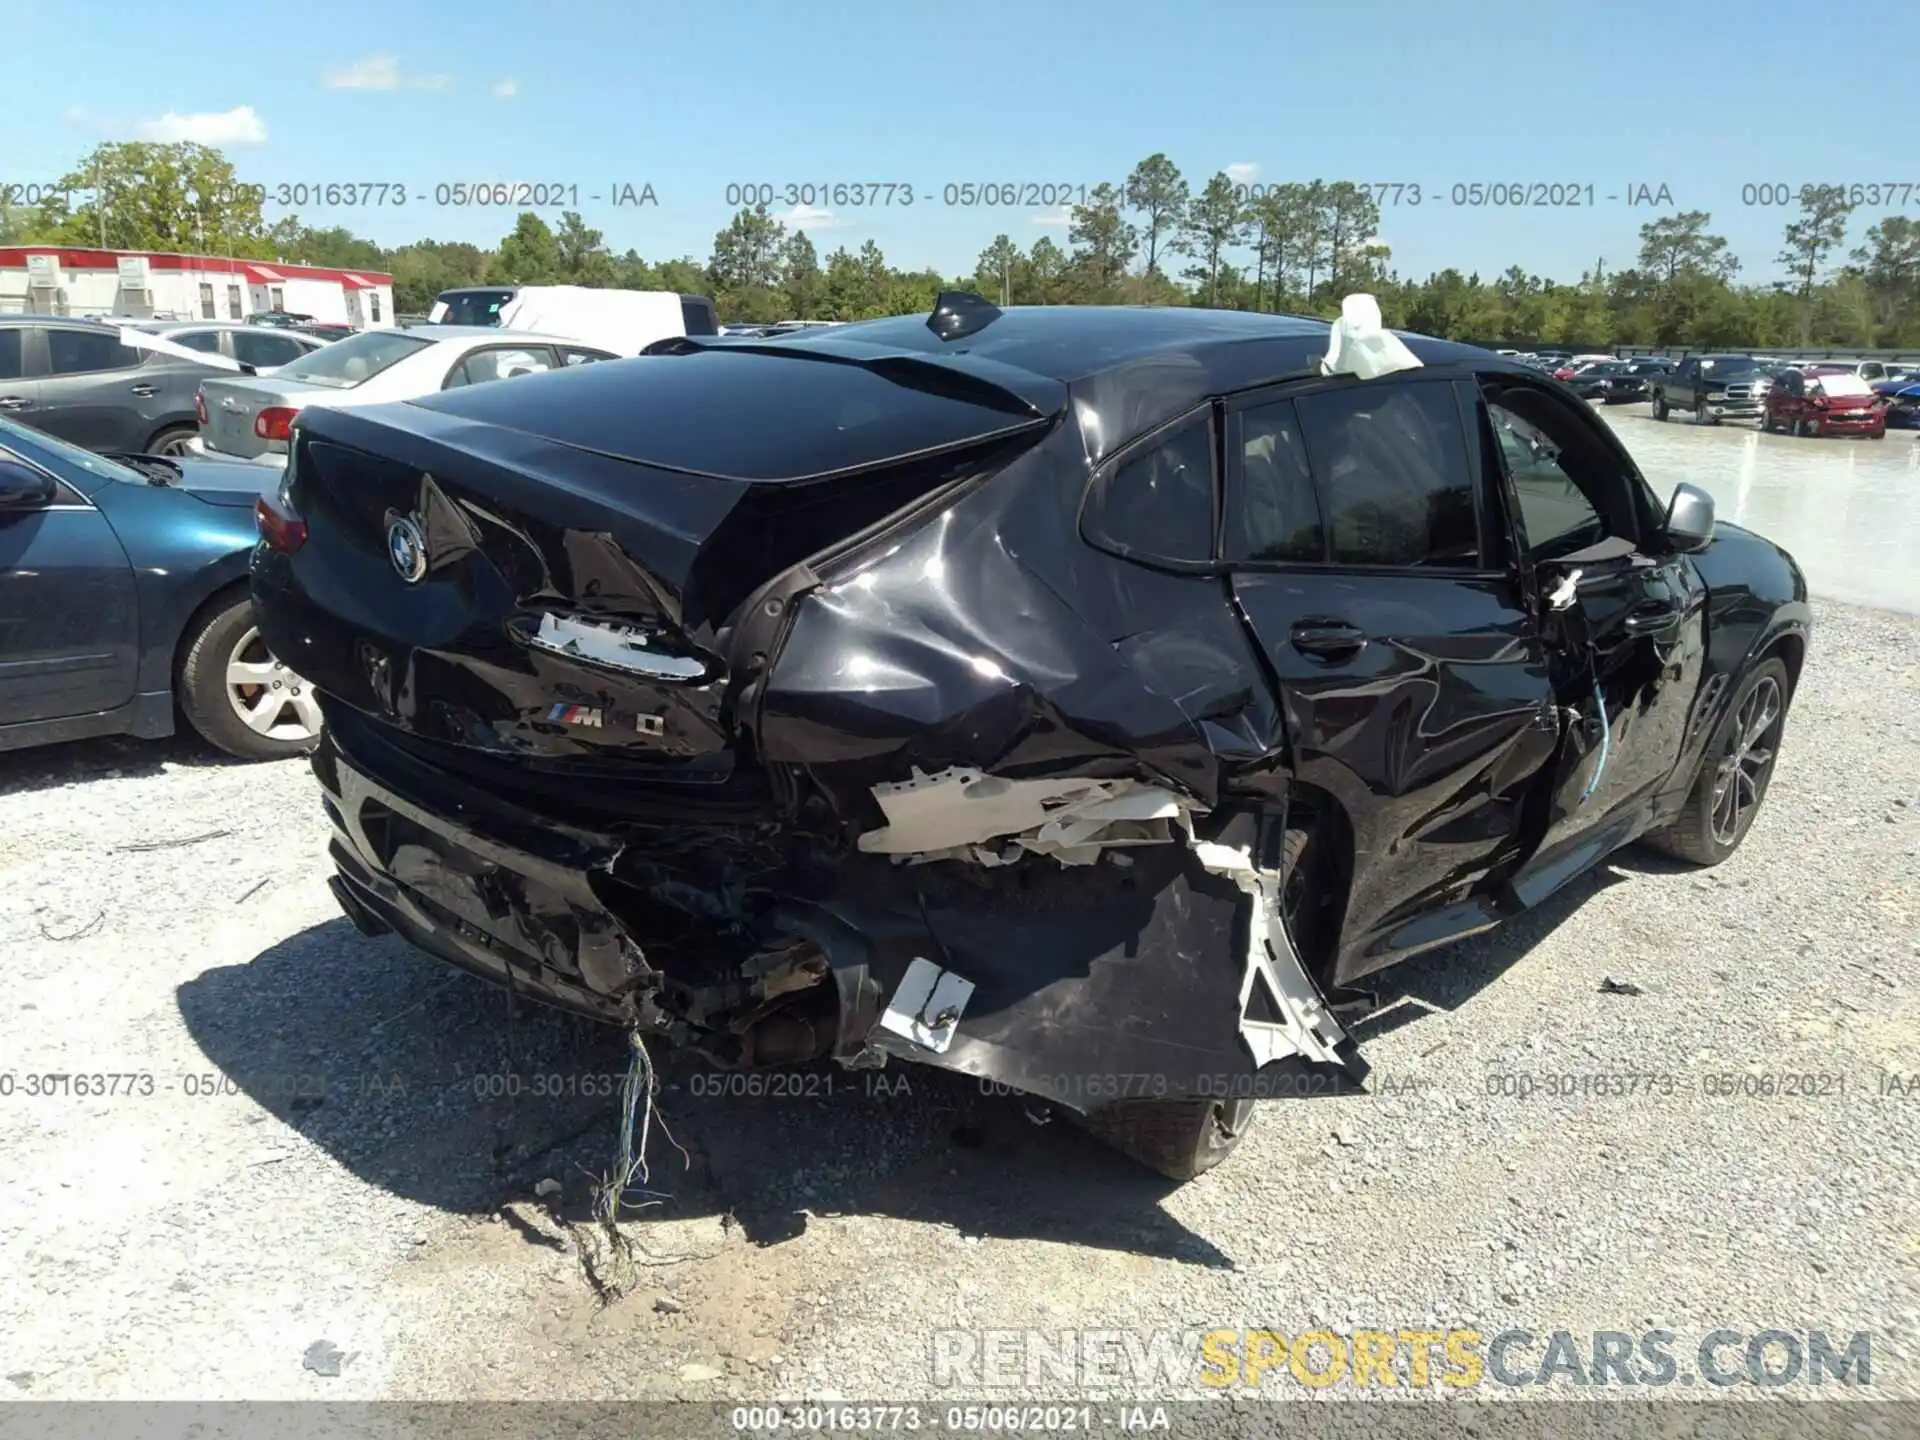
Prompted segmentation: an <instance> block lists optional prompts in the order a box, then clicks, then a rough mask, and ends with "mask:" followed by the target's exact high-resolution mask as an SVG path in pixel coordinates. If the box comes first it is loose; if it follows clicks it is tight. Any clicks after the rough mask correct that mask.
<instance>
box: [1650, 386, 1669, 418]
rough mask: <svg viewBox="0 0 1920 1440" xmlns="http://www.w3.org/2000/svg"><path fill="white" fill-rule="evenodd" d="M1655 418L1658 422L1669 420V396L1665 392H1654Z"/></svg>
mask: <svg viewBox="0 0 1920 1440" xmlns="http://www.w3.org/2000/svg"><path fill="white" fill-rule="evenodd" d="M1653 418H1654V419H1656V420H1664V419H1666V418H1667V396H1666V392H1665V391H1662V390H1656V391H1654V392H1653Z"/></svg>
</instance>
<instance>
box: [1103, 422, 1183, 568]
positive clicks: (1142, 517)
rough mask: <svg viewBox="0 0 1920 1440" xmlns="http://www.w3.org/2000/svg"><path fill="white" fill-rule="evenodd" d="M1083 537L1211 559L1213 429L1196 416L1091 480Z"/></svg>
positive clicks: (1151, 552)
mask: <svg viewBox="0 0 1920 1440" xmlns="http://www.w3.org/2000/svg"><path fill="white" fill-rule="evenodd" d="M1084 524H1085V529H1086V535H1087V538H1088V539H1089V540H1091V541H1093V542H1094V543H1095V544H1098V545H1102V546H1104V547H1105V548H1107V549H1109V550H1113V551H1115V552H1117V553H1119V554H1121V555H1128V556H1133V557H1135V558H1137V559H1142V560H1179V561H1202V562H1204V561H1208V560H1211V559H1212V558H1213V431H1212V428H1211V427H1210V426H1209V425H1208V424H1207V422H1206V421H1205V420H1204V419H1202V420H1199V421H1196V422H1194V423H1191V424H1188V425H1186V426H1184V427H1182V428H1181V429H1180V430H1177V431H1175V432H1174V433H1173V434H1172V435H1170V436H1169V437H1167V438H1166V439H1164V440H1161V441H1160V442H1159V443H1157V444H1154V445H1150V446H1148V447H1147V448H1146V449H1144V450H1141V451H1139V452H1137V453H1136V454H1135V455H1133V456H1132V457H1131V458H1130V459H1127V460H1125V461H1122V462H1121V463H1120V464H1119V465H1117V466H1115V467H1114V468H1113V469H1111V470H1109V471H1107V472H1106V473H1105V474H1104V475H1102V476H1101V477H1100V478H1099V479H1097V480H1095V481H1094V483H1093V488H1092V489H1091V490H1090V491H1089V492H1088V494H1087V506H1086V512H1085V517H1084Z"/></svg>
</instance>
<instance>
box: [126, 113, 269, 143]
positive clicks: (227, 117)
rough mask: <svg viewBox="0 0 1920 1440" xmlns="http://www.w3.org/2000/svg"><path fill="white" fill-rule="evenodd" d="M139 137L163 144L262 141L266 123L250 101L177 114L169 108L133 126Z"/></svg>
mask: <svg viewBox="0 0 1920 1440" xmlns="http://www.w3.org/2000/svg"><path fill="white" fill-rule="evenodd" d="M133 128H134V134H135V135H136V136H137V137H138V138H140V139H142V140H154V141H158V142H159V143H161V144H163V145H170V144H173V143H175V142H177V141H182V140H189V141H192V142H193V143H194V144H196V145H215V146H218V145H264V144H266V143H267V127H266V125H265V123H264V122H262V120H261V119H260V117H259V116H258V115H256V114H255V113H254V109H253V107H252V106H251V105H236V106H235V107H234V108H233V109H231V110H220V111H212V110H207V111H201V112H199V113H196V114H192V115H181V114H178V113H176V112H175V111H172V110H169V111H168V112H167V113H166V114H164V115H162V116H160V117H159V118H158V119H154V120H142V121H141V122H140V123H139V124H138V125H136V126H134V127H133Z"/></svg>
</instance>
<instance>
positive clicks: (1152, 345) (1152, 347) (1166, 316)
mask: <svg viewBox="0 0 1920 1440" xmlns="http://www.w3.org/2000/svg"><path fill="white" fill-rule="evenodd" d="M1329 328H1330V327H1329V325H1328V323H1327V322H1326V321H1324V320H1311V319H1303V318H1300V317H1298V316H1293V315H1261V314H1256V313H1253V312H1251V311H1244V310H1201V309H1194V308H1191V307H1187V306H1172V305H1014V306H1010V307H1008V308H1007V309H1004V310H1002V311H1000V313H999V314H998V315H997V316H996V317H994V318H993V319H991V320H989V321H988V322H987V323H986V324H984V325H982V326H981V327H980V328H979V329H978V330H975V331H974V332H972V333H971V334H967V335H963V336H960V337H958V338H956V339H952V340H943V339H941V338H940V336H939V335H937V334H936V333H935V332H934V331H933V330H932V329H931V328H930V327H929V326H928V324H927V320H926V317H925V316H924V315H895V316H889V317H888V318H887V319H884V320H860V321H856V322H854V323H853V324H851V325H836V326H833V327H832V328H831V329H820V330H811V331H801V332H797V333H792V334H785V335H781V336H779V337H777V339H778V342H779V343H780V344H781V345H791V346H794V347H796V348H801V349H808V350H828V351H834V350H839V349H841V348H842V347H845V346H853V345H859V346H873V347H877V348H879V349H883V350H887V351H891V352H894V353H898V352H900V351H903V350H904V351H915V352H918V353H921V354H928V355H972V356H977V357H979V358H980V359H983V360H992V361H994V362H996V363H998V364H1001V365H1011V366H1013V367H1014V368H1015V369H1018V370H1025V371H1028V372H1030V373H1032V374H1035V375H1043V376H1045V377H1046V378H1048V379H1049V380H1058V381H1061V382H1063V383H1067V384H1071V383H1073V382H1074V381H1076V380H1084V379H1086V378H1088V377H1089V376H1092V375H1097V374H1099V373H1100V372H1101V371H1103V370H1108V369H1112V368H1113V367H1115V366H1119V365H1124V364H1127V363H1128V362H1130V361H1134V360H1139V359H1142V358H1145V357H1147V356H1150V355H1164V354H1169V353H1175V354H1189V355H1192V354H1197V353H1199V352H1201V351H1203V350H1207V349H1210V348H1213V347H1217V346H1223V345H1238V344H1245V343H1247V342H1250V341H1265V342H1268V343H1269V345H1270V346H1272V348H1273V349H1274V350H1275V351H1276V352H1278V351H1282V350H1287V351H1291V350H1299V351H1302V352H1305V351H1307V350H1314V351H1316V352H1317V351H1324V350H1325V349H1326V344H1327V335H1328V331H1329Z"/></svg>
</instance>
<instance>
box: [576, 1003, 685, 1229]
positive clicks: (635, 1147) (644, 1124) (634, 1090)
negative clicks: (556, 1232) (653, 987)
mask: <svg viewBox="0 0 1920 1440" xmlns="http://www.w3.org/2000/svg"><path fill="white" fill-rule="evenodd" d="M628 1040H629V1042H630V1047H631V1049H632V1051H633V1055H632V1059H631V1060H630V1061H629V1062H628V1065H627V1078H626V1081H625V1083H624V1084H623V1085H622V1086H621V1087H620V1154H619V1159H618V1161H617V1169H616V1173H615V1174H614V1176H613V1177H611V1178H609V1179H607V1180H606V1181H605V1182H604V1183H603V1184H602V1185H601V1187H600V1193H599V1195H598V1196H597V1197H595V1201H594V1209H595V1211H596V1213H597V1214H598V1216H599V1218H600V1220H601V1223H603V1224H604V1225H605V1226H606V1227H607V1228H608V1230H609V1231H612V1230H613V1229H614V1228H615V1227H616V1226H617V1225H618V1223H619V1220H620V1212H621V1209H622V1208H623V1207H627V1208H631V1209H635V1210H641V1209H645V1208H646V1207H647V1206H649V1205H658V1204H659V1203H660V1202H661V1201H662V1200H664V1199H666V1198H668V1197H667V1192H665V1191H662V1190H647V1189H640V1190H639V1192H638V1193H639V1194H641V1195H644V1196H648V1197H650V1198H648V1199H645V1200H642V1201H639V1202H637V1203H634V1204H632V1205H631V1206H629V1205H628V1201H627V1194H628V1192H629V1191H630V1190H633V1189H634V1188H635V1186H636V1184H637V1185H639V1186H645V1184H646V1183H647V1180H648V1178H649V1176H648V1173H647V1141H648V1138H649V1137H650V1136H651V1134H652V1131H653V1122H654V1113H653V1097H654V1092H655V1091H656V1090H657V1089H658V1088H659V1080H658V1078H657V1077H656V1076H655V1074H654V1070H653V1057H652V1056H650V1055H648V1054H647V1042H646V1041H645V1040H644V1039H642V1038H641V1035H640V1030H639V1027H638V1026H636V1027H634V1029H633V1030H631V1031H629V1032H628ZM660 1133H661V1134H663V1135H665V1136H666V1137H667V1143H668V1144H670V1145H672V1146H673V1148H674V1149H676V1150H678V1151H679V1152H680V1159H681V1160H682V1162H683V1163H685V1164H686V1165H688V1166H691V1165H692V1164H693V1159H692V1157H691V1156H689V1155H688V1154H687V1152H686V1150H685V1148H684V1147H682V1145H681V1144H680V1142H679V1141H678V1140H675V1139H674V1138H673V1132H671V1131H670V1130H668V1129H667V1127H666V1122H665V1121H662V1122H661V1124H660Z"/></svg>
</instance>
